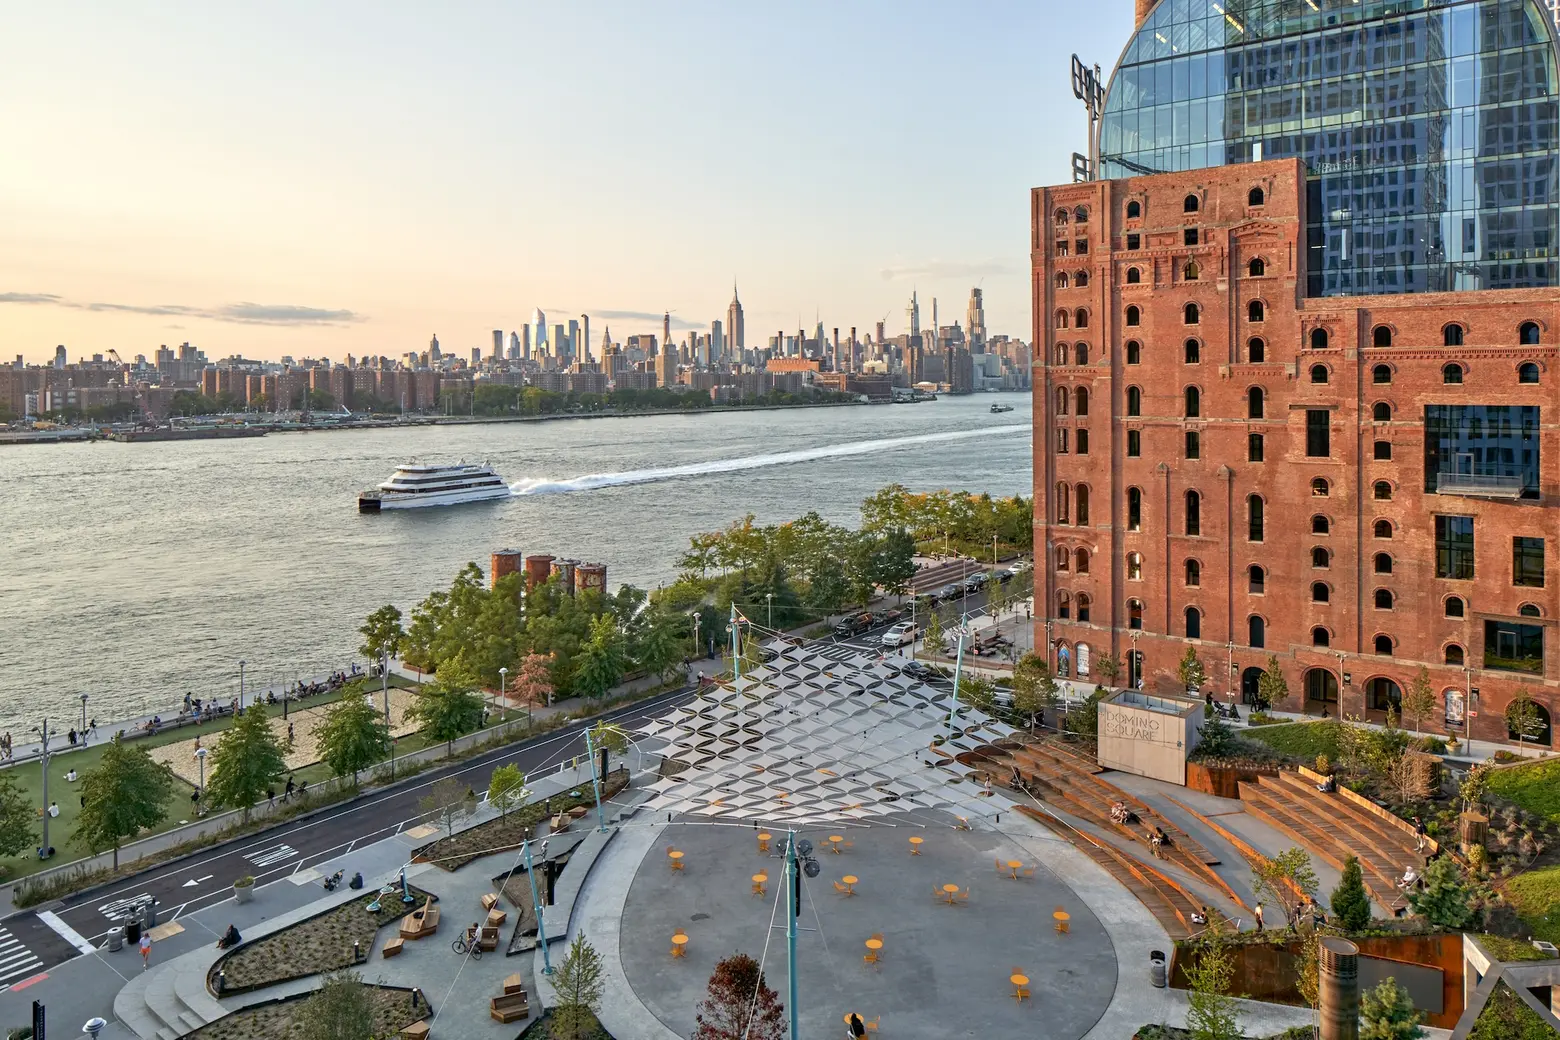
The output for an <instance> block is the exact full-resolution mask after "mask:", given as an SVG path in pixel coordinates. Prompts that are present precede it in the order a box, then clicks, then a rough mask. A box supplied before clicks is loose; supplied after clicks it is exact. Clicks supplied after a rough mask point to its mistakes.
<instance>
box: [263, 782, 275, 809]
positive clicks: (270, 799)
mask: <svg viewBox="0 0 1560 1040" xmlns="http://www.w3.org/2000/svg"><path fill="white" fill-rule="evenodd" d="M265 797H266V808H268V809H275V808H276V788H274V787H267V788H266V789H265Z"/></svg>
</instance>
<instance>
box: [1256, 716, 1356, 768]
mask: <svg viewBox="0 0 1560 1040" xmlns="http://www.w3.org/2000/svg"><path fill="white" fill-rule="evenodd" d="M1340 725H1341V723H1338V722H1335V721H1328V722H1296V723H1291V724H1288V725H1280V726H1261V727H1257V728H1255V729H1247V730H1244V731H1242V732H1241V734H1240V736H1241V738H1242V739H1243V740H1252V741H1257V742H1258V743H1262V744H1266V745H1267V746H1268V747H1271V748H1272V749H1273V750H1275V751H1277V752H1278V753H1279V754H1281V755H1288V756H1290V757H1292V758H1296V759H1299V760H1300V761H1301V762H1303V763H1304V764H1305V765H1307V766H1311V765H1314V764H1315V762H1316V756H1317V755H1326V756H1327V757H1328V758H1329V759H1331V760H1332V761H1334V762H1336V761H1337V760H1338V727H1339V726H1340Z"/></svg>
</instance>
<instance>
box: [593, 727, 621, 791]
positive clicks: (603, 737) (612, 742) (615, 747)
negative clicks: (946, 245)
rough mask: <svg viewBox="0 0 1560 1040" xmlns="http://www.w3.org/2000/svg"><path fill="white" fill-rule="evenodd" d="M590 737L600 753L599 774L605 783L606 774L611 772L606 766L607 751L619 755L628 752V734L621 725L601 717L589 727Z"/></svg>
mask: <svg viewBox="0 0 1560 1040" xmlns="http://www.w3.org/2000/svg"><path fill="white" fill-rule="evenodd" d="M590 739H591V743H592V744H593V745H595V748H596V750H597V751H598V752H600V754H601V772H600V775H601V780H602V782H603V783H605V782H606V779H607V774H608V773H610V772H611V770H610V769H608V768H607V767H608V765H609V764H610V763H609V761H608V753H609V752H614V751H615V752H617V753H618V754H619V755H626V754H628V734H627V733H625V732H623V727H622V726H619V725H618V724H617V723H615V722H608V721H607V720H606V719H602V720H601V721H600V722H598V723H596V724H595V725H594V726H592V727H591V728H590Z"/></svg>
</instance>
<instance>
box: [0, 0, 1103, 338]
mask: <svg viewBox="0 0 1560 1040" xmlns="http://www.w3.org/2000/svg"><path fill="white" fill-rule="evenodd" d="M1085 12H1086V14H1085ZM1131 21H1132V3H1131V2H1130V0H1109V2H1108V3H1103V4H1098V5H1089V6H1087V7H1085V6H1083V5H1078V4H1076V3H1071V2H1064V0H1026V2H1011V0H1001V2H996V0H992V2H986V3H979V4H954V3H946V2H944V3H921V2H917V0H885V2H865V0H861V2H850V0H831V2H811V0H799V2H793V3H787V4H780V5H759V4H743V3H730V2H727V3H714V2H706V0H675V2H660V3H643V2H640V3H627V2H613V0H601V2H594V3H589V4H562V3H542V2H535V0H533V2H525V3H514V2H507V3H500V2H483V0H467V2H462V3H456V4H439V5H435V4H414V3H401V2H394V0H391V2H379V3H372V4H370V3H359V2H347V0H336V2H330V0H326V2H324V3H294V2H286V0H282V2H273V3H267V4H263V5H262V4H253V5H246V4H236V3H216V4H210V3H204V4H196V3H169V4H158V5H150V4H143V5H130V4H111V3H99V4H90V3H80V4H66V5H61V4H30V5H19V6H13V8H12V9H11V10H10V11H9V12H8V15H7V19H6V31H5V33H4V34H3V35H0V98H4V99H5V100H4V101H3V102H0V141H3V142H4V146H3V151H0V358H10V357H13V356H15V355H16V354H21V355H24V356H25V357H26V358H27V359H28V360H29V361H42V360H45V359H46V358H51V357H52V356H53V353H54V347H55V345H56V344H61V343H62V344H65V345H66V347H67V349H68V351H69V353H70V357H71V359H72V360H74V359H76V358H77V357H79V356H88V355H90V354H92V353H94V352H100V351H106V350H107V349H109V348H110V347H112V348H114V349H116V350H118V352H119V353H120V354H121V355H122V356H124V358H125V359H126V360H130V359H131V358H132V357H134V355H136V354H146V355H147V356H151V355H152V354H153V352H154V351H155V350H156V348H157V346H158V345H159V344H164V343H166V344H169V345H175V344H178V343H182V342H186V341H188V342H190V343H193V344H195V345H196V346H198V347H200V348H202V349H203V350H205V352H206V354H207V356H208V357H210V358H213V359H216V358H222V357H226V356H228V355H230V354H234V353H241V354H243V355H244V356H245V357H251V358H262V359H271V360H274V359H277V358H280V357H282V356H283V355H292V356H294V357H299V358H301V357H315V358H318V357H331V358H334V359H336V360H338V361H339V360H342V359H343V358H344V357H345V356H346V355H347V354H349V353H351V354H357V355H362V354H374V355H379V354H384V355H390V356H395V355H398V354H401V353H404V352H406V351H409V350H417V349H423V348H425V347H426V345H427V343H428V340H429V337H430V336H432V335H434V334H435V333H436V334H438V336H439V341H440V344H441V346H442V347H443V348H444V349H445V350H446V351H456V352H462V353H464V352H465V351H468V350H469V349H470V348H472V347H482V348H484V353H486V351H487V349H488V348H490V347H491V343H492V330H493V329H495V328H503V329H504V330H505V332H506V334H507V332H508V331H509V330H512V329H518V328H519V327H520V326H521V325H522V324H523V323H525V322H526V321H527V320H528V319H529V318H530V315H531V312H532V310H533V309H534V308H537V307H541V308H542V309H543V310H545V311H546V312H547V314H548V318H549V321H550V322H553V321H565V322H566V321H567V320H568V319H569V318H570V317H577V316H578V315H580V314H584V313H588V314H590V315H591V330H592V340H593V341H594V342H593V343H592V345H591V346H592V350H594V349H595V348H596V346H597V344H598V343H599V341H600V337H601V330H602V327H603V325H606V326H610V328H611V331H612V335H613V338H614V339H616V340H619V341H621V340H623V339H625V338H626V337H627V336H629V335H631V334H634V333H637V332H657V333H658V332H659V330H660V327H661V322H660V315H661V313H662V312H663V311H665V310H670V312H671V313H672V315H673V328H674V330H680V329H690V328H695V327H697V328H700V329H702V330H708V328H709V322H710V321H711V320H712V319H721V320H724V318H725V311H726V305H727V304H728V303H729V302H730V299H731V289H732V283H733V280H734V279H735V281H736V283H737V285H738V287H739V289H740V291H741V297H742V301H743V305H744V307H745V309H746V326H747V340H748V345H749V346H752V345H754V344H755V343H756V342H762V340H763V339H764V338H765V337H767V336H769V335H773V334H774V333H775V332H776V331H778V330H780V329H782V328H784V329H786V330H787V331H792V330H795V329H796V328H798V327H804V328H806V329H809V330H811V329H812V328H813V327H814V325H815V324H816V322H817V321H818V320H822V322H823V324H824V326H825V327H826V328H829V329H832V328H833V327H836V326H838V327H840V328H841V329H842V330H845V329H848V328H849V327H850V326H852V325H855V326H857V327H858V329H859V330H860V332H861V333H862V334H866V333H869V332H871V331H872V330H873V327H874V326H875V324H876V323H877V322H878V321H879V320H883V319H884V318H885V317H886V319H887V329H888V332H889V335H896V334H898V333H900V332H903V331H905V304H906V302H907V301H908V299H909V296H910V293H911V291H912V289H914V290H916V291H917V292H918V294H919V296H920V299H921V301H922V321H923V323H930V320H931V300H932V298H933V297H936V298H937V300H938V304H939V309H940V313H941V316H942V322H943V324H951V323H952V322H953V321H954V320H958V321H960V322H962V321H963V320H964V314H965V307H966V304H967V302H968V299H969V292H970V289H971V287H973V286H976V285H979V286H981V287H982V288H983V290H984V296H985V303H986V315H987V326H988V329H989V330H990V332H992V333H994V334H1001V333H1006V334H1009V335H1014V336H1018V337H1020V338H1023V339H1026V340H1027V339H1028V338H1029V327H1030V316H1029V313H1030V312H1029V279H1028V276H1027V269H1028V246H1029V243H1028V219H1029V189H1030V188H1031V187H1034V186H1037V185H1044V184H1054V183H1059V182H1063V181H1065V180H1068V179H1069V177H1070V174H1069V163H1070V156H1071V154H1072V152H1074V151H1077V150H1082V149H1083V146H1084V139H1085V117H1084V113H1083V109H1082V106H1081V104H1080V103H1078V102H1077V101H1075V100H1074V99H1073V97H1072V93H1071V88H1070V86H1069V78H1068V65H1069V60H1070V57H1071V55H1072V54H1073V52H1075V51H1076V52H1078V53H1079V54H1080V55H1081V56H1083V57H1084V58H1085V59H1086V60H1088V61H1089V62H1091V63H1096V62H1097V63H1098V64H1099V65H1101V66H1102V68H1103V69H1104V70H1105V71H1106V73H1107V74H1108V73H1109V70H1110V68H1111V66H1113V65H1114V64H1115V61H1116V58H1117V57H1118V56H1119V54H1120V52H1121V48H1122V46H1123V44H1124V43H1125V42H1126V39H1127V35H1128V33H1129V32H1130V29H1131Z"/></svg>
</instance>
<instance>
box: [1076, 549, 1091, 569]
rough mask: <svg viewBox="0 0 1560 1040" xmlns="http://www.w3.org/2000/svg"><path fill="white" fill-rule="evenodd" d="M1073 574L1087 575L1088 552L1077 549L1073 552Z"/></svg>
mask: <svg viewBox="0 0 1560 1040" xmlns="http://www.w3.org/2000/svg"><path fill="white" fill-rule="evenodd" d="M1073 573H1075V574H1088V573H1089V550H1087V549H1078V550H1075V551H1074V552H1073Z"/></svg>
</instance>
